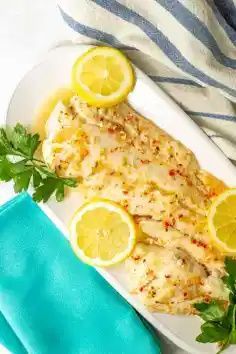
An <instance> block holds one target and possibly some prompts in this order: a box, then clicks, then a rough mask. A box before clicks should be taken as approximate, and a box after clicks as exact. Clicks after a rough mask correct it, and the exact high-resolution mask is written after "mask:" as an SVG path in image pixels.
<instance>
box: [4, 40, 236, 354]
mask: <svg viewBox="0 0 236 354" xmlns="http://www.w3.org/2000/svg"><path fill="white" fill-rule="evenodd" d="M77 47H78V48H80V50H83V51H85V50H87V49H89V48H91V47H94V45H87V44H70V45H63V46H59V47H56V48H52V49H51V50H50V51H49V52H48V53H47V54H46V55H45V56H44V58H42V59H41V60H40V61H39V62H38V63H36V64H35V65H33V66H32V67H31V68H30V69H29V70H28V71H27V72H26V73H25V74H24V75H23V76H22V78H21V79H20V80H19V81H18V83H17V85H16V87H15V89H14V91H13V93H12V95H11V97H10V100H9V103H8V107H7V113H6V117H5V122H6V124H7V120H8V116H9V114H10V109H11V107H12V104H13V101H14V98H15V96H16V95H17V92H18V89H20V85H21V83H22V82H23V81H24V79H25V78H26V77H27V76H28V75H29V74H30V73H31V72H33V71H34V70H35V69H37V68H38V67H40V66H41V65H42V64H44V63H45V62H46V61H47V60H48V59H49V57H50V56H51V55H54V54H55V52H57V51H61V50H63V51H64V50H65V51H66V50H68V49H70V48H73V49H74V48H77ZM133 65H134V64H133ZM134 67H135V70H136V71H137V73H138V76H139V74H140V75H141V77H142V79H143V78H144V80H145V82H146V83H147V85H148V86H151V89H152V90H154V91H155V92H156V94H157V95H158V94H160V93H161V94H162V96H163V98H164V99H165V101H166V102H167V103H168V104H169V105H171V106H172V107H174V108H175V109H176V110H177V112H179V113H180V114H181V115H182V116H183V115H184V116H185V119H186V120H188V121H189V122H191V124H192V127H193V129H197V130H198V132H199V133H201V134H202V135H204V136H205V137H206V138H207V139H208V142H209V144H211V145H213V146H214V148H215V150H216V153H218V154H220V155H221V157H222V158H224V159H225V160H227V161H228V163H229V167H230V166H231V167H232V171H234V173H235V175H236V168H235V166H234V165H233V164H232V163H231V162H230V160H229V159H228V158H227V157H226V156H225V155H224V153H223V152H222V151H221V150H220V148H219V147H218V146H217V145H215V144H214V143H213V142H212V141H211V140H210V138H209V137H207V135H206V134H205V133H204V132H203V131H202V129H201V128H200V127H199V126H198V125H197V124H196V123H195V122H194V121H193V120H192V119H191V118H190V117H189V116H188V114H187V113H185V112H184V110H183V109H182V108H181V107H180V106H179V105H178V104H177V103H176V102H175V101H174V100H173V99H172V98H171V97H169V96H168V94H167V93H165V91H164V90H163V89H162V88H161V87H160V86H159V85H158V84H157V83H155V82H153V81H152V79H151V78H149V77H148V76H147V75H146V74H145V73H144V72H143V71H142V70H140V69H139V68H137V67H136V65H134ZM39 206H40V208H41V209H42V210H43V211H44V212H45V213H46V215H47V216H48V217H49V218H50V219H51V220H52V222H53V223H54V224H55V225H56V226H57V227H58V228H59V230H60V231H61V232H62V234H63V235H64V236H65V237H66V238H68V230H67V228H66V225H65V224H64V223H63V221H62V220H60V218H59V217H58V216H57V215H56V213H55V212H54V211H53V210H52V209H51V208H50V206H49V205H48V204H47V203H46V204H43V203H39ZM95 269H96V270H97V271H98V273H99V274H101V276H102V277H103V278H104V279H105V280H106V281H107V282H108V283H109V284H110V285H111V286H112V287H113V288H114V289H115V290H116V291H117V292H118V293H119V294H120V295H121V296H122V297H123V298H124V299H125V300H126V301H127V302H128V303H129V304H130V305H131V306H132V307H134V309H136V310H137V311H138V312H139V313H140V314H141V315H142V316H143V317H144V318H145V319H146V320H147V321H149V322H150V323H151V324H152V325H153V326H154V328H156V329H157V330H159V331H160V332H161V333H162V334H163V335H164V336H166V337H167V338H169V339H170V340H171V341H172V342H173V343H174V344H176V345H177V346H178V347H179V348H182V349H183V350H185V351H187V353H189V354H190V353H191V354H203V353H207V351H206V352H205V351H204V352H203V351H202V350H201V349H199V350H198V349H196V348H193V347H191V346H190V345H189V344H187V343H185V342H184V340H183V339H181V338H180V337H179V336H178V335H176V334H174V333H173V332H172V331H171V330H169V329H168V328H167V327H166V326H165V325H164V324H162V323H160V322H159V321H158V319H155V318H154V317H153V316H152V313H151V312H150V311H148V310H147V309H146V308H145V307H144V305H142V304H141V302H139V301H138V300H136V299H135V298H134V297H132V295H130V294H129V293H128V292H127V291H126V290H125V289H124V288H123V287H122V285H121V283H119V281H118V280H117V279H116V278H115V277H114V276H112V275H111V274H110V273H108V272H107V271H106V270H105V269H101V268H95ZM157 322H158V324H157ZM227 352H228V350H226V351H225V354H227ZM228 354H230V352H228Z"/></svg>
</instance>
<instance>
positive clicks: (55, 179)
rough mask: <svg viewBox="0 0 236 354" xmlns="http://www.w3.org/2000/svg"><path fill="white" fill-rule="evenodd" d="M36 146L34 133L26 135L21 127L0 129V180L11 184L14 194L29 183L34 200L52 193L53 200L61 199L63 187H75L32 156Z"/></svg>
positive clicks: (25, 131)
mask: <svg viewBox="0 0 236 354" xmlns="http://www.w3.org/2000/svg"><path fill="white" fill-rule="evenodd" d="M39 144H40V140H39V135H38V134H30V133H28V132H27V130H26V128H25V127H23V126H22V125H21V124H19V123H18V124H17V125H16V126H15V127H14V128H13V129H12V130H9V131H8V132H6V129H4V128H0V180H1V181H5V182H8V181H10V180H13V181H14V189H15V192H16V193H19V192H21V191H24V190H27V189H28V188H29V185H30V184H32V186H33V188H34V189H35V192H34V194H33V197H34V199H35V200H36V201H44V202H46V201H48V199H49V198H50V197H51V196H52V195H53V194H55V196H56V200H57V201H62V200H63V199H64V197H65V187H72V188H73V187H76V185H77V180H76V179H74V178H62V177H60V176H58V175H57V173H56V172H55V171H52V170H50V169H49V168H48V166H47V165H46V164H45V162H44V161H41V160H39V159H37V158H35V157H34V154H35V152H36V150H37V148H38V146H39Z"/></svg>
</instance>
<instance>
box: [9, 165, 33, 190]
mask: <svg viewBox="0 0 236 354" xmlns="http://www.w3.org/2000/svg"><path fill="white" fill-rule="evenodd" d="M32 174H33V169H32V167H27V168H26V169H25V170H24V171H23V172H21V173H18V174H17V175H15V176H14V177H13V179H14V191H15V192H16V193H20V192H22V191H27V189H28V188H29V184H30V180H31V177H32Z"/></svg>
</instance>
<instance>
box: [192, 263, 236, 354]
mask: <svg viewBox="0 0 236 354" xmlns="http://www.w3.org/2000/svg"><path fill="white" fill-rule="evenodd" d="M225 270H226V272H227V275H226V276H224V277H223V278H222V280H223V282H224V284H225V286H226V287H227V289H228V290H229V305H228V307H227V308H225V306H224V303H223V302H220V301H217V300H213V301H211V302H210V303H209V304H208V303H198V304H195V305H194V306H195V308H196V309H197V310H198V311H199V316H200V317H201V318H202V319H203V320H204V321H206V322H205V323H204V324H203V325H202V326H201V334H200V335H199V336H198V337H197V338H196V340H197V341H198V342H202V343H214V342H218V343H219V344H220V347H221V348H220V350H219V351H218V353H217V354H219V353H222V352H223V351H224V349H226V348H227V347H228V346H229V345H230V344H236V260H235V259H233V258H230V257H226V258H225Z"/></svg>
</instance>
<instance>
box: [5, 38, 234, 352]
mask: <svg viewBox="0 0 236 354" xmlns="http://www.w3.org/2000/svg"><path fill="white" fill-rule="evenodd" d="M88 48H89V46H84V45H83V46H81V45H80V46H70V47H61V48H57V49H55V50H53V51H51V52H50V53H49V54H48V55H47V57H46V59H45V60H44V61H43V62H42V63H40V64H38V65H37V66H36V67H34V68H33V69H32V70H31V71H30V72H28V73H27V74H26V75H25V77H24V78H23V79H22V81H21V82H20V83H19V85H18V86H17V88H16V90H15V92H14V94H13V97H12V99H11V102H10V105H9V109H8V114H7V124H9V125H15V124H16V122H21V123H22V124H24V125H30V124H32V120H33V118H34V117H35V112H36V110H37V108H38V107H39V106H40V104H41V103H42V102H43V101H44V99H45V98H46V97H48V96H49V95H50V94H51V93H52V92H54V91H55V90H56V89H58V88H60V87H64V86H67V85H69V83H70V72H71V67H72V64H73V62H74V61H75V59H76V58H77V57H78V56H79V55H81V54H82V53H83V52H84V51H86V50H87V49H88ZM136 75H137V83H136V86H135V90H134V91H133V92H132V93H131V94H130V95H129V102H130V104H131V105H132V106H133V107H134V108H135V109H136V110H137V111H138V112H139V113H141V114H142V115H143V116H145V117H148V118H150V119H151V120H152V121H153V122H155V123H156V124H157V125H158V126H159V127H161V128H162V129H164V130H165V131H166V132H168V133H169V134H170V135H172V136H173V137H174V138H176V139H178V140H180V141H181V142H182V143H184V144H185V145H186V146H187V147H189V148H190V149H191V150H192V151H193V152H194V153H195V155H196V156H197V158H198V160H199V162H200V165H201V167H202V168H204V169H206V170H207V171H209V172H211V173H213V174H214V175H215V176H217V177H219V178H221V179H222V180H224V181H225V182H226V183H227V184H228V185H230V186H236V169H235V167H234V166H233V165H232V164H231V163H230V161H229V160H228V159H227V158H226V157H225V155H224V154H223V153H222V152H221V151H220V150H219V149H218V148H217V147H216V146H215V145H214V144H213V143H212V142H211V141H210V139H209V138H208V137H207V136H206V135H205V133H203V132H202V131H201V130H200V129H199V128H198V127H197V126H196V124H195V123H194V122H193V121H192V120H191V119H190V118H189V117H188V116H187V115H186V114H185V113H184V112H183V111H182V109H181V108H180V107H179V106H178V105H177V104H176V103H174V102H173V101H172V100H171V99H170V98H169V97H168V96H167V95H166V94H165V93H164V92H163V91H162V90H161V89H160V88H159V87H158V86H157V85H156V84H155V83H154V82H153V81H152V80H150V79H149V78H148V77H147V76H146V75H145V74H144V73H142V72H141V71H140V70H138V69H136ZM77 198H78V196H77V194H76V192H74V193H71V195H70V196H69V197H68V198H66V199H65V201H63V202H62V203H56V202H55V201H50V202H48V203H47V204H46V205H41V207H42V208H43V210H44V211H45V212H46V213H47V214H48V216H49V217H50V218H51V219H52V220H53V222H54V223H55V224H56V225H57V226H59V228H60V229H61V230H62V231H63V233H64V234H65V236H67V227H66V225H67V224H68V221H69V219H70V217H71V215H72V214H73V212H74V211H75V209H77V208H78V199H77ZM122 270H123V267H122V265H121V266H119V267H116V268H113V269H111V270H103V269H102V270H101V269H98V271H99V273H100V274H101V275H102V276H103V277H104V278H105V279H106V280H107V281H108V282H109V283H110V284H111V285H112V286H113V287H114V288H115V289H116V290H117V291H118V292H119V293H120V294H121V295H122V296H123V297H124V298H125V299H126V300H127V301H128V302H129V303H130V304H131V305H133V306H134V307H135V308H136V309H137V310H138V311H139V312H140V313H141V314H142V315H143V316H144V317H145V318H146V319H147V320H148V321H149V322H150V323H152V325H153V326H154V327H155V328H157V329H158V330H159V331H160V332H162V333H163V334H164V335H166V336H167V337H168V338H169V339H171V340H172V341H173V342H174V343H175V344H177V345H178V346H179V347H181V348H182V349H184V350H186V351H187V352H188V353H192V354H193V353H194V354H203V353H206V354H210V353H212V354H213V353H216V347H215V345H206V344H200V343H197V342H196V341H195V338H196V336H197V335H198V334H199V332H200V320H199V319H198V318H197V317H194V316H172V315H166V314H153V313H150V312H149V311H147V309H146V308H144V306H143V305H142V304H140V302H139V301H138V300H137V299H135V297H133V296H131V295H130V294H129V293H128V291H127V285H126V283H125V278H124V272H123V271H122ZM235 350H236V349H235V348H234V349H233V347H231V348H229V349H228V350H227V354H230V353H232V354H233V352H234V353H235ZM225 353H226V352H225Z"/></svg>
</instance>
